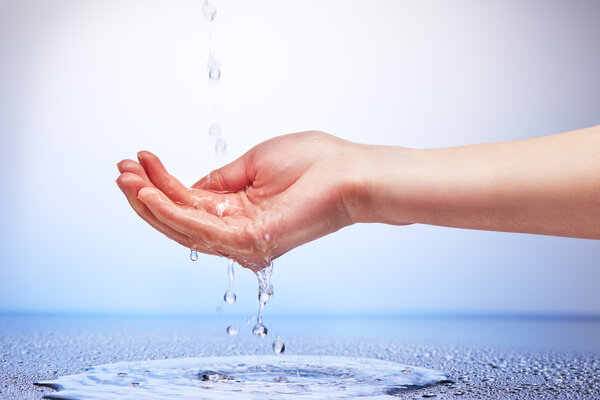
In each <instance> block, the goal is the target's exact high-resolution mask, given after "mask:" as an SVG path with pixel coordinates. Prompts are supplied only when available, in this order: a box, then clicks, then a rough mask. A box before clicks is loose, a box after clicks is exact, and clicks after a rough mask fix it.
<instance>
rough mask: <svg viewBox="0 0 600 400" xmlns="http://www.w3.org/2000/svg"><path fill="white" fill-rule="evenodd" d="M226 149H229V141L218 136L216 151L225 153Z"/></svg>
mask: <svg viewBox="0 0 600 400" xmlns="http://www.w3.org/2000/svg"><path fill="white" fill-rule="evenodd" d="M225 149H227V142H226V141H225V140H224V139H223V138H218V139H217V141H216V142H215V153H217V154H221V153H224V152H225Z"/></svg>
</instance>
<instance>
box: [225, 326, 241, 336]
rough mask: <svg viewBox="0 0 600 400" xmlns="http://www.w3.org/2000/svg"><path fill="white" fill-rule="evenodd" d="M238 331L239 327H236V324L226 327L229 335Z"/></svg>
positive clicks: (233, 334)
mask: <svg viewBox="0 0 600 400" xmlns="http://www.w3.org/2000/svg"><path fill="white" fill-rule="evenodd" d="M238 333H240V328H238V327H237V326H236V325H229V326H228V327H227V334H228V335H229V336H235V335H237V334H238Z"/></svg>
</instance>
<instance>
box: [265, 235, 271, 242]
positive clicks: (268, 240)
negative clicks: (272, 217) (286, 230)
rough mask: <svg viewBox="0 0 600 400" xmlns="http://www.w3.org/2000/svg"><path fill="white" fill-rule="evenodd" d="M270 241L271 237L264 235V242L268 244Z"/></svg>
mask: <svg viewBox="0 0 600 400" xmlns="http://www.w3.org/2000/svg"><path fill="white" fill-rule="evenodd" d="M270 241H271V235H269V234H268V233H265V242H267V243H269V242H270Z"/></svg>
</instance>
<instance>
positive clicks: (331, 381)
mask: <svg viewBox="0 0 600 400" xmlns="http://www.w3.org/2000/svg"><path fill="white" fill-rule="evenodd" d="M444 382H448V378H447V377H446V376H444V375H443V374H442V373H440V372H437V371H434V370H430V369H425V368H419V367H412V366H407V365H402V364H398V363H395V362H391V361H383V360H375V359H366V358H354V357H331V356H234V357H206V358H183V359H166V360H154V361H142V362H119V363H116V364H107V365H100V366H97V367H93V368H88V369H87V370H86V372H84V373H82V374H78V375H68V376H63V377H60V378H58V379H56V380H54V381H48V382H39V383H37V385H40V386H47V387H51V388H53V389H56V390H57V392H56V393H52V394H49V395H46V396H45V397H44V398H47V399H116V400H118V399H139V400H144V399H174V398H185V399H192V400H194V399H217V400H218V399H231V398H234V397H235V398H243V399H261V400H264V399H265V398H277V399H282V400H286V399H293V400H296V399H349V398H356V397H368V398H370V399H377V398H382V399H383V398H390V396H393V395H394V394H398V393H402V392H405V391H409V390H414V389H420V388H424V387H428V386H432V385H436V384H439V383H444Z"/></svg>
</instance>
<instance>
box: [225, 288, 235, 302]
mask: <svg viewBox="0 0 600 400" xmlns="http://www.w3.org/2000/svg"><path fill="white" fill-rule="evenodd" d="M223 300H224V301H225V303H227V304H233V303H235V300H236V296H235V293H234V292H233V290H227V291H226V292H225V294H224V295H223Z"/></svg>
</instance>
